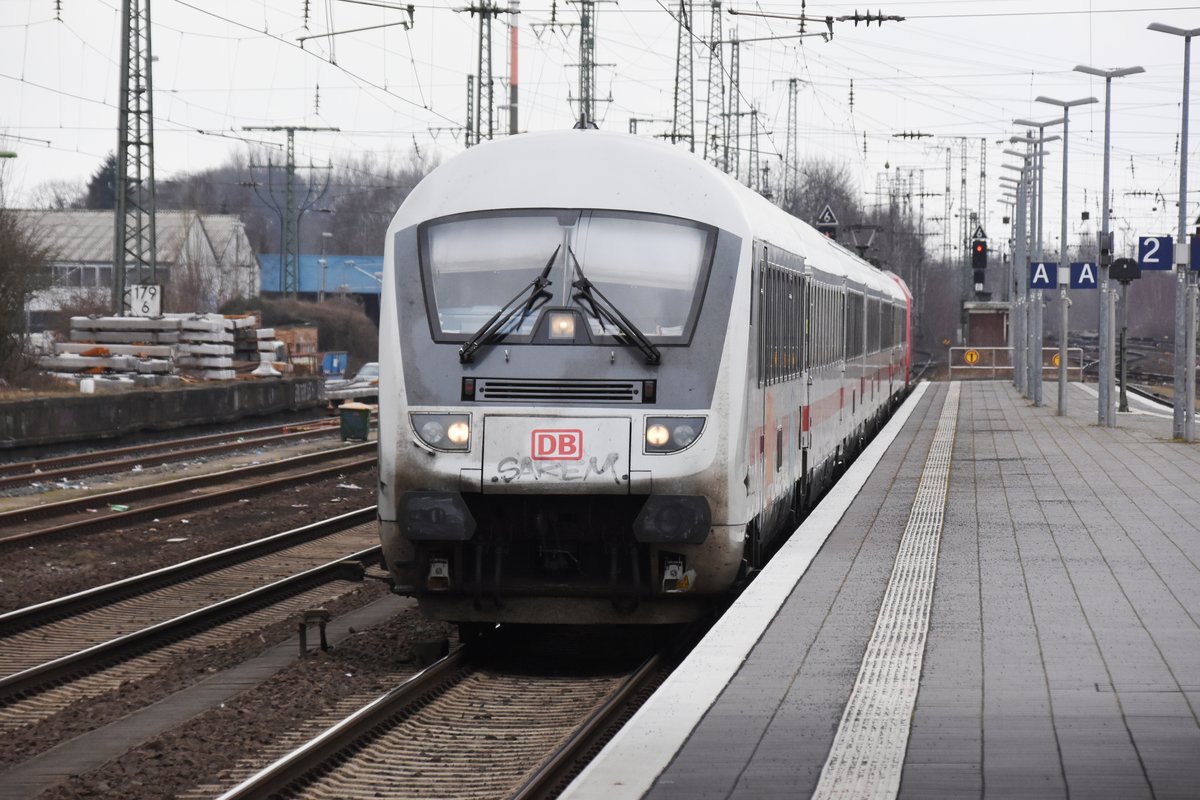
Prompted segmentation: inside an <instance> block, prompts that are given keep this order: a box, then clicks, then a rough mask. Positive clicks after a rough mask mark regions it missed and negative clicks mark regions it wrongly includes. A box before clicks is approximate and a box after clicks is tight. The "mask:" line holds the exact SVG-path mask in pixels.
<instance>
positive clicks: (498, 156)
mask: <svg viewBox="0 0 1200 800" xmlns="http://www.w3.org/2000/svg"><path fill="white" fill-rule="evenodd" d="M385 264H387V265H388V268H387V269H386V270H385V273H384V281H383V300H382V303H381V307H382V310H381V324H380V346H379V354H380V358H379V360H380V385H379V390H380V391H379V400H380V415H379V419H380V421H379V443H380V448H379V454H380V462H379V463H380V488H379V515H380V524H381V537H382V541H383V544H384V551H385V555H386V558H387V563H388V568H389V570H390V571H391V574H392V576H393V579H394V581H395V583H396V589H397V591H400V592H402V593H406V594H413V595H416V596H417V597H419V599H420V603H421V606H422V608H423V609H424V610H425V611H426V613H428V614H430V615H431V616H434V617H436V618H440V619H447V620H452V621H457V622H461V623H468V624H469V623H481V622H492V621H519V622H540V623H581V624H596V623H614V622H615V623H663V622H676V621H682V620H686V619H691V618H694V617H695V616H697V615H698V614H701V613H704V612H705V610H706V609H708V608H709V607H711V606H712V605H713V604H714V603H716V602H719V601H720V600H721V599H722V598H724V597H726V596H727V595H728V594H729V592H730V591H731V589H732V588H733V587H735V586H736V585H737V584H738V583H739V582H742V581H744V580H746V579H747V578H748V577H749V576H750V575H752V574H753V572H754V570H756V569H758V568H759V567H761V566H762V564H763V563H765V560H766V559H767V558H768V557H769V555H770V553H771V552H772V550H773V549H774V548H775V547H777V546H778V544H779V543H780V540H781V538H782V535H785V534H786V533H788V532H790V531H791V530H792V528H793V527H794V525H793V523H794V522H795V520H796V519H797V517H798V515H799V514H801V513H802V512H803V511H804V507H805V506H806V504H807V503H810V502H812V500H813V499H814V498H816V497H817V496H818V495H819V494H820V493H821V492H822V491H823V490H824V489H825V488H826V487H827V485H828V483H829V482H830V480H832V478H833V477H834V475H835V474H836V472H837V471H838V469H839V468H840V465H841V464H842V463H843V462H844V461H845V460H846V459H847V458H848V457H850V456H852V455H853V453H854V452H855V451H856V450H857V449H858V447H860V446H861V443H862V441H863V439H864V437H865V436H867V435H869V434H870V432H871V431H872V429H873V428H874V427H876V426H877V425H878V424H879V423H880V422H881V421H882V419H883V418H884V417H885V415H886V413H887V411H888V409H889V408H890V406H891V405H892V404H893V403H894V402H895V401H896V400H897V399H898V398H899V396H900V395H901V394H902V392H903V391H904V389H905V387H906V385H907V383H908V376H909V362H908V358H909V352H910V344H909V339H910V333H909V327H910V325H909V318H910V315H909V310H908V309H909V306H910V301H909V297H908V293H907V289H906V288H905V287H904V286H903V284H902V283H901V282H900V281H899V279H898V278H895V276H891V275H889V274H887V273H883V272H880V271H879V270H876V269H874V268H873V267H871V266H870V265H868V264H866V263H865V262H863V261H861V260H860V259H858V258H857V257H856V256H854V255H853V254H851V253H849V252H848V251H847V250H845V249H844V248H842V247H841V246H839V245H837V244H836V243H835V242H832V241H830V240H828V239H826V238H824V237H823V236H821V235H820V234H819V233H817V232H816V231H814V230H812V229H811V228H809V227H808V226H807V225H805V224H803V223H802V222H800V221H799V220H796V219H795V218H793V217H791V216H789V215H787V214H785V213H784V212H782V211H780V210H779V209H778V208H776V207H775V206H774V205H772V204H771V203H769V202H768V201H767V200H765V199H763V198H762V197H760V196H758V195H757V194H755V193H753V192H751V191H750V190H748V189H746V188H745V187H742V186H741V185H739V184H738V183H736V182H735V181H733V180H731V179H730V178H729V177H728V176H726V175H724V174H722V173H721V172H719V171H718V170H715V169H713V168H711V167H710V166H708V165H706V164H705V163H703V162H702V161H701V160H700V159H699V158H697V157H695V156H693V155H691V154H688V153H686V152H682V151H681V150H679V149H677V148H673V147H670V146H668V145H665V144H662V143H657V142H653V141H647V140H643V139H638V138H634V137H630V136H625V135H619V134H610V133H604V132H600V131H596V130H572V131H562V132H556V133H546V134H527V135H522V136H517V137H512V138H508V139H504V140H500V141H496V142H492V143H488V144H484V145H481V146H478V147H475V148H472V149H471V150H469V151H467V152H466V153H464V154H462V155H460V156H458V157H456V158H454V159H452V160H450V161H449V162H447V163H446V164H444V165H442V166H441V167H439V168H438V169H436V170H435V171H433V172H432V173H431V174H430V175H429V176H428V177H427V178H426V179H425V180H424V181H422V182H421V183H420V184H419V185H418V186H417V187H416V189H414V191H413V192H412V193H411V195H410V196H409V197H408V199H407V200H406V201H405V202H404V204H403V205H402V206H401V208H400V210H399V211H398V212H397V214H396V216H395V218H394V220H393V221H392V224H391V226H390V228H389V229H388V239H387V243H386V255H385Z"/></svg>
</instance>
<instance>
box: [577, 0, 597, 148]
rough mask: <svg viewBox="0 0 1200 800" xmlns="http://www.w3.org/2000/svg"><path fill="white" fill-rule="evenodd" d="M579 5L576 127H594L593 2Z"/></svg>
mask: <svg viewBox="0 0 1200 800" xmlns="http://www.w3.org/2000/svg"><path fill="white" fill-rule="evenodd" d="M576 2H578V3H579V119H578V120H577V121H576V123H575V124H576V127H580V128H592V127H595V125H596V28H595V24H594V21H595V14H596V2H595V0H576Z"/></svg>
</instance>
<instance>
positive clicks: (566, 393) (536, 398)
mask: <svg viewBox="0 0 1200 800" xmlns="http://www.w3.org/2000/svg"><path fill="white" fill-rule="evenodd" d="M655 389H656V386H655V381H573V380H530V379H516V380H513V379H503V380H502V379H498V378H463V383H462V399H463V400H464V401H477V402H485V403H486V402H524V403H538V402H543V403H555V402H557V403H653V402H654V400H655V396H656V391H655Z"/></svg>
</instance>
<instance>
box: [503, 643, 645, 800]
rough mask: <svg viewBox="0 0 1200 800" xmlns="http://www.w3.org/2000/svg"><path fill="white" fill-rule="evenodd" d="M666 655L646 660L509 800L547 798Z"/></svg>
mask: <svg viewBox="0 0 1200 800" xmlns="http://www.w3.org/2000/svg"><path fill="white" fill-rule="evenodd" d="M662 664H663V655H662V654H661V653H655V654H654V655H652V656H650V658H648V659H646V660H645V661H644V662H643V663H642V665H641V666H640V667H638V668H637V670H636V671H635V672H634V673H633V674H632V675H630V676H629V677H628V678H627V679H626V680H625V682H624V683H622V684H621V688H619V689H618V690H617V691H616V692H614V693H613V695H612V696H611V697H610V698H609V699H608V700H607V701H606V702H605V703H604V705H602V706H601V707H600V708H598V709H596V711H595V712H594V713H593V714H592V715H591V716H590V717H588V718H587V719H586V720H584V722H583V724H582V725H580V726H579V727H578V728H577V729H576V730H575V732H574V733H573V734H571V736H570V737H569V738H568V739H567V741H565V742H563V744H562V746H561V747H559V748H558V749H557V750H555V751H554V753H552V754H551V755H550V757H549V758H547V759H546V760H545V761H544V762H542V765H541V766H539V767H538V768H537V770H536V771H535V772H534V773H533V774H532V775H530V776H529V778H528V779H527V780H526V781H525V783H523V784H521V786H519V787H518V788H517V790H516V791H515V792H513V794H511V795H510V796H509V797H510V800H533V799H534V798H538V797H544V796H546V795H547V794H548V793H549V791H550V789H552V788H553V787H554V786H555V785H556V784H558V783H559V782H561V781H562V780H563V779H564V778H565V777H566V776H567V774H568V773H569V772H570V771H571V770H572V769H573V768H574V767H575V765H576V764H578V763H579V761H580V759H581V758H582V756H583V755H584V754H585V753H586V752H587V751H588V749H589V748H591V747H592V746H593V745H594V744H596V743H597V742H598V741H599V739H600V737H601V736H603V735H604V733H605V732H606V731H607V730H608V729H609V728H610V726H611V725H612V723H613V722H614V721H615V719H616V717H617V715H618V714H620V713H621V711H622V710H624V709H625V707H626V705H627V704H628V703H629V701H630V699H631V698H632V697H633V695H634V694H636V693H637V692H638V691H639V690H640V689H641V688H642V687H643V686H645V685H646V684H647V682H648V681H649V680H650V679H651V678H652V677H653V676H654V675H655V673H656V672H657V671H658V670H659V669H660V668H661V667H662Z"/></svg>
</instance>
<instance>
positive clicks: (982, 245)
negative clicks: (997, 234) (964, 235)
mask: <svg viewBox="0 0 1200 800" xmlns="http://www.w3.org/2000/svg"><path fill="white" fill-rule="evenodd" d="M971 269H987V242H986V241H984V240H983V239H976V240H975V241H974V242H972V243H971Z"/></svg>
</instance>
